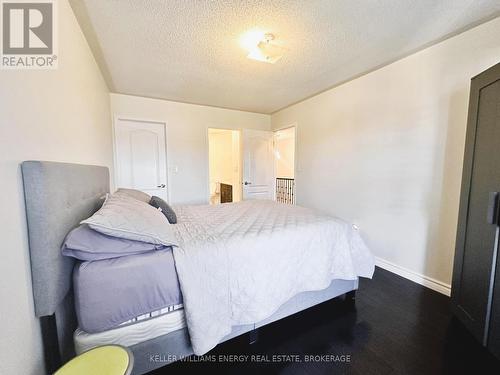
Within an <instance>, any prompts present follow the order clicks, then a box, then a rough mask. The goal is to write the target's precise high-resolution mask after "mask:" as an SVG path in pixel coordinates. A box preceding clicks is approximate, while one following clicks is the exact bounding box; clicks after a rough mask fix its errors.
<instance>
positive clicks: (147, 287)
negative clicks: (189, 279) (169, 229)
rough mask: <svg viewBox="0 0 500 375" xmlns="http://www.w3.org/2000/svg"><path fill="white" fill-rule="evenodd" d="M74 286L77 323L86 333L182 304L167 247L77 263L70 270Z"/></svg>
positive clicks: (104, 329)
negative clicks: (72, 269)
mask: <svg viewBox="0 0 500 375" xmlns="http://www.w3.org/2000/svg"><path fill="white" fill-rule="evenodd" d="M73 288H74V296H75V310H76V315H77V319H78V326H79V328H80V329H82V330H83V331H85V332H88V333H97V332H102V331H107V330H110V329H112V328H116V327H118V326H119V325H123V324H124V323H125V324H126V323H130V322H134V321H137V320H140V319H139V318H138V317H141V316H144V315H146V316H145V317H147V318H149V317H150V316H151V315H152V314H155V315H160V314H162V312H158V310H162V309H167V311H168V310H172V309H173V307H175V306H178V305H180V304H182V294H181V291H180V288H179V281H178V279H177V272H176V269H175V264H174V258H173V256H172V251H171V250H170V249H168V250H157V251H151V252H149V253H144V254H141V255H131V256H126V257H121V258H114V259H106V260H97V261H91V262H83V263H80V264H78V265H76V267H75V270H74V273H73ZM151 312H153V313H151Z"/></svg>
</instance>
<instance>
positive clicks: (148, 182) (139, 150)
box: [115, 119, 168, 201]
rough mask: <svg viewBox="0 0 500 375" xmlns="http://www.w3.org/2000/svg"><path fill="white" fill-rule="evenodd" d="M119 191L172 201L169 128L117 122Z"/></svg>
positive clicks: (144, 123) (151, 123) (154, 123)
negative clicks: (169, 169) (168, 143)
mask: <svg viewBox="0 0 500 375" xmlns="http://www.w3.org/2000/svg"><path fill="white" fill-rule="evenodd" d="M115 163H116V165H115V168H116V187H117V188H130V189H137V190H141V191H143V192H145V193H148V194H149V195H156V196H158V197H160V198H162V199H164V200H165V201H168V194H167V153H166V135H165V124H163V123H158V122H148V121H136V120H127V119H117V120H116V122H115Z"/></svg>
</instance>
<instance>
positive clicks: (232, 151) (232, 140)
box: [208, 129, 241, 202]
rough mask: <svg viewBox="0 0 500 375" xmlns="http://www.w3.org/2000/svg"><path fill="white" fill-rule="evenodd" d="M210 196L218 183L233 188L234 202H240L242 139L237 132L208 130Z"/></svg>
mask: <svg viewBox="0 0 500 375" xmlns="http://www.w3.org/2000/svg"><path fill="white" fill-rule="evenodd" d="M208 141H209V147H208V148H209V174H210V196H212V195H213V194H214V193H215V189H216V186H217V183H220V182H222V183H224V184H229V185H232V186H233V202H238V201H240V195H241V194H240V190H241V182H240V181H241V178H240V164H241V160H240V159H241V158H240V139H239V131H237V130H225V129H224V130H221V129H208Z"/></svg>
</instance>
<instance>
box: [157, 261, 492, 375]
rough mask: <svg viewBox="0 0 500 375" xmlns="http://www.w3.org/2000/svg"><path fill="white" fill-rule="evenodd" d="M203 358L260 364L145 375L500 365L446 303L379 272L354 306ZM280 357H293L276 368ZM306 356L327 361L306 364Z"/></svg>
mask: <svg viewBox="0 0 500 375" xmlns="http://www.w3.org/2000/svg"><path fill="white" fill-rule="evenodd" d="M207 355H208V356H210V358H212V359H213V358H214V357H215V358H220V356H228V355H237V356H244V355H248V356H252V355H253V356H254V358H259V359H260V361H255V360H254V361H251V360H246V361H245V360H244V358H243V357H239V358H238V359H239V360H242V362H238V361H234V358H233V361H232V362H231V361H216V362H210V361H201V362H198V360H199V358H197V357H194V356H193V357H189V361H184V362H176V363H174V364H171V365H168V366H166V367H164V368H161V369H158V370H156V371H154V372H151V373H150V374H154V375H160V374H169V375H170V374H184V373H205V371H215V373H217V374H242V373H243V374H255V373H259V374H261V373H264V374H311V375H316V374H318V375H319V374H360V375H361V374H362V375H371V374H425V375H431V374H500V362H499V361H497V360H496V359H495V358H494V357H493V356H492V355H490V354H489V353H488V352H486V351H485V350H484V349H483V348H482V347H481V346H480V345H479V344H478V343H477V342H476V341H475V340H474V339H473V338H472V336H471V335H470V334H469V333H468V332H466V331H465V330H464V329H463V328H462V326H461V325H460V323H458V322H457V321H456V320H455V319H454V318H453V317H452V315H451V313H450V309H449V298H448V297H446V296H443V295H441V294H439V293H437V292H434V291H432V290H430V289H427V288H424V287H422V286H420V285H418V284H415V283H413V282H411V281H408V280H406V279H403V278H401V277H399V276H397V275H395V274H392V273H390V272H387V271H385V270H382V269H380V268H377V269H376V271H375V276H374V278H373V280H361V283H360V288H359V290H358V292H357V295H356V303H355V305H352V304H351V305H350V304H348V303H346V302H344V301H343V300H342V299H341V298H336V299H334V300H332V301H328V302H325V303H323V304H321V305H318V306H315V307H313V308H311V309H308V310H306V311H303V312H301V313H299V314H296V315H294V316H291V317H288V318H286V319H283V320H281V321H278V322H275V323H273V324H271V325H269V326H267V327H264V328H261V329H260V332H259V341H258V342H257V343H256V344H253V345H249V344H248V335H244V336H242V337H238V338H235V339H233V340H230V341H228V342H226V343H223V344H221V345H219V346H217V347H216V348H215V349H214V350H212V351H211V352H209V353H207ZM282 355H291V356H292V355H293V356H295V357H288V358H284V357H278V358H282V359H283V361H282V362H277V361H273V356H282ZM311 355H316V356H321V355H324V356H325V355H329V357H323V358H321V357H317V358H315V359H316V360H315V361H313V362H305V360H306V356H311ZM342 356H344V357H342ZM347 356H349V357H347ZM308 358H310V357H308ZM348 358H349V360H348ZM207 359H209V358H207ZM266 359H267V360H268V362H266V361H265V360H266ZM274 359H275V360H276V359H277V357H275V358H274Z"/></svg>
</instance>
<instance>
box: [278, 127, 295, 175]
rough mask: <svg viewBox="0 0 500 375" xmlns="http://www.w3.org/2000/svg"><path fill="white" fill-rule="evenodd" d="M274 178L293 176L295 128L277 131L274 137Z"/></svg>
mask: <svg viewBox="0 0 500 375" xmlns="http://www.w3.org/2000/svg"><path fill="white" fill-rule="evenodd" d="M274 148H275V151H276V152H277V154H276V177H283V178H294V176H295V127H292V128H287V129H283V130H279V131H277V132H275V135H274Z"/></svg>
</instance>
